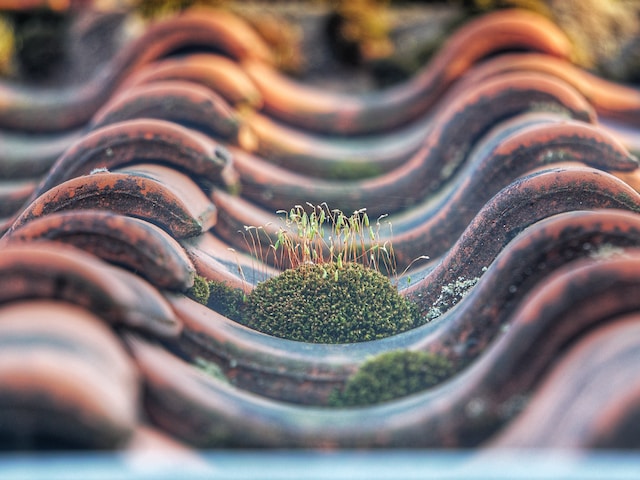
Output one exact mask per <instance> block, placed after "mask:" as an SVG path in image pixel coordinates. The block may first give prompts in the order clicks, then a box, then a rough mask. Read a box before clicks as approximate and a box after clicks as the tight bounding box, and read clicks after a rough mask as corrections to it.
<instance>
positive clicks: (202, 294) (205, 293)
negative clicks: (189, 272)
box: [187, 275, 211, 305]
mask: <svg viewBox="0 0 640 480" xmlns="http://www.w3.org/2000/svg"><path fill="white" fill-rule="evenodd" d="M210 294H211V290H210V289H209V282H208V281H207V279H206V278H203V277H201V276H199V275H196V278H195V279H194V280H193V286H192V287H191V288H190V289H189V290H187V296H188V297H189V298H192V299H194V300H195V301H196V302H198V303H201V304H203V305H206V304H207V302H208V301H209V296H210Z"/></svg>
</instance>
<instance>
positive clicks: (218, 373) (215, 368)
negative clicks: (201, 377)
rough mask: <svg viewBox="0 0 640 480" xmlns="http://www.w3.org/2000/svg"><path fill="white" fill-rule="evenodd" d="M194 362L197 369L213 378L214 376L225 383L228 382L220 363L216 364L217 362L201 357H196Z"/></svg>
mask: <svg viewBox="0 0 640 480" xmlns="http://www.w3.org/2000/svg"><path fill="white" fill-rule="evenodd" d="M194 363H195V366H196V367H198V369H199V370H202V371H203V372H204V373H206V374H207V375H209V376H211V377H213V378H216V379H218V380H221V381H223V382H225V383H229V379H228V378H227V376H226V375H225V374H224V372H223V371H222V368H220V365H218V364H217V363H215V362H212V361H209V360H206V359H204V358H202V357H197V358H196V359H195V361H194Z"/></svg>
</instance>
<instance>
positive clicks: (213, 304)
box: [207, 280, 246, 322]
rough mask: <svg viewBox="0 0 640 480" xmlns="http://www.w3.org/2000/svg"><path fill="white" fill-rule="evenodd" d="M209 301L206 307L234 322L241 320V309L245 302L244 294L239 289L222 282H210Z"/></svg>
mask: <svg viewBox="0 0 640 480" xmlns="http://www.w3.org/2000/svg"><path fill="white" fill-rule="evenodd" d="M208 287H209V300H208V301H207V306H208V307H209V308H211V309H212V310H215V311H216V312H218V313H220V314H222V315H224V316H225V317H227V318H230V319H231V320H235V321H236V322H238V321H240V320H241V318H242V307H243V305H244V301H245V297H246V295H245V293H244V292H243V291H242V290H241V289H239V288H233V287H230V286H229V285H227V284H225V283H224V282H218V281H215V280H210V281H209V282H208Z"/></svg>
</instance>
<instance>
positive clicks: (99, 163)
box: [32, 119, 236, 200]
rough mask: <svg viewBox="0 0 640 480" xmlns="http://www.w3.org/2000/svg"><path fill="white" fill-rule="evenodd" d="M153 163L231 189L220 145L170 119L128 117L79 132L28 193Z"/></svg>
mask: <svg viewBox="0 0 640 480" xmlns="http://www.w3.org/2000/svg"><path fill="white" fill-rule="evenodd" d="M143 162H154V163H160V164H164V165H170V166H171V167H173V168H175V169H177V170H180V171H183V172H186V173H188V174H189V175H191V176H193V177H194V178H197V179H198V180H199V181H201V182H203V183H213V184H217V185H222V186H227V187H229V188H234V187H235V185H236V175H235V171H234V170H233V166H232V161H231V158H230V156H229V154H228V152H227V151H226V149H225V148H224V147H222V146H220V145H218V143H216V142H215V141H213V140H211V139H209V138H207V137H205V136H203V135H199V134H197V133H196V132H194V131H192V130H190V129H188V128H185V127H181V126H180V125H177V124H175V123H173V122H167V121H163V120H153V119H136V120H128V121H124V122H120V123H115V124H113V125H108V126H105V127H102V128H100V129H97V130H95V131H93V132H90V133H88V134H87V135H84V136H82V137H81V138H80V139H79V140H78V141H77V142H75V143H74V144H72V145H71V146H70V147H69V148H68V149H66V151H65V152H64V154H63V155H62V156H60V157H59V158H58V160H57V161H56V162H55V164H54V165H53V166H52V168H51V170H50V171H49V173H48V174H47V176H46V177H45V178H44V180H43V181H42V182H41V183H40V185H38V189H37V190H36V191H35V192H34V194H33V195H32V200H33V199H35V198H36V196H38V195H41V194H43V193H45V192H46V191H47V190H49V189H50V188H52V187H54V186H56V185H58V184H60V183H62V182H63V181H65V180H69V179H71V178H73V177H77V176H79V175H87V174H89V173H91V172H92V171H93V170H95V169H116V168H120V167H125V166H127V165H130V164H133V163H143Z"/></svg>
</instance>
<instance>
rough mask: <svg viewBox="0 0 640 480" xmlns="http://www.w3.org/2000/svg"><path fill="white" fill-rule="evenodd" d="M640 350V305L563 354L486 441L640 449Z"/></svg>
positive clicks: (501, 444)
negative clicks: (639, 426) (504, 424)
mask: <svg viewBox="0 0 640 480" xmlns="http://www.w3.org/2000/svg"><path fill="white" fill-rule="evenodd" d="M638 355H640V314H639V313H638V312H637V311H636V312H634V313H630V314H628V315H623V316H622V317H621V318H614V319H612V320H611V321H610V322H609V324H608V325H605V326H603V327H599V328H596V329H595V330H594V331H593V332H592V333H589V334H588V335H587V336H586V338H584V339H582V340H580V341H579V342H578V343H577V344H576V345H575V346H573V347H572V348H571V349H570V350H569V351H568V352H567V353H566V354H565V355H563V356H562V357H561V358H560V359H559V360H558V362H557V363H556V364H555V365H554V368H553V370H552V371H551V372H550V373H549V374H548V375H547V376H546V377H545V378H544V380H543V382H542V384H541V385H540V387H538V388H536V389H535V391H534V392H533V393H532V394H531V396H530V397H529V398H528V399H527V400H526V406H525V407H524V411H523V412H522V413H520V415H519V416H518V417H516V418H515V419H514V420H513V421H512V422H511V423H510V424H509V425H508V426H507V427H506V428H505V429H503V430H502V431H501V432H499V433H498V434H497V435H496V436H495V437H494V438H492V439H491V440H490V441H489V442H488V443H487V444H486V445H485V447H486V448H509V449H562V450H567V449H593V448H610V449H616V450H620V449H636V448H637V447H638V444H639V443H640V437H639V436H638V431H637V429H636V428H635V426H636V425H637V417H638V405H640V399H639V398H638V395H639V392H640V385H639V384H638V375H637V370H636V368H635V366H636V365H637V363H636V361H637V360H638ZM523 400H524V399H523Z"/></svg>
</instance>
